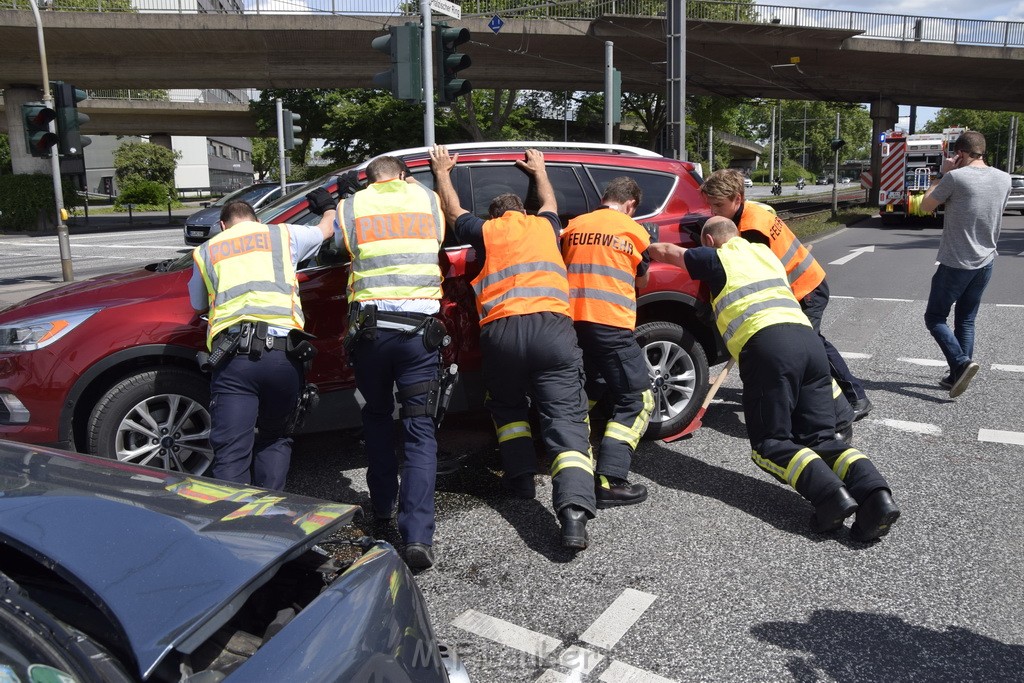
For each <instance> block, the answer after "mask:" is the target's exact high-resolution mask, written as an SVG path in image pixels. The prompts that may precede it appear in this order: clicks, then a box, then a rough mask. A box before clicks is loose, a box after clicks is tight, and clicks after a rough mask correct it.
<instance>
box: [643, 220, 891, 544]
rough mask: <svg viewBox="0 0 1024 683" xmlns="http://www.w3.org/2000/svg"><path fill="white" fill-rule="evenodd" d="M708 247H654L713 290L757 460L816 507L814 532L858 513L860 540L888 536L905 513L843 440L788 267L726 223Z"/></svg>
mask: <svg viewBox="0 0 1024 683" xmlns="http://www.w3.org/2000/svg"><path fill="white" fill-rule="evenodd" d="M701 244H702V245H703V246H701V247H698V248H695V249H683V248H682V247H679V246H677V245H674V244H663V243H657V244H652V245H651V248H650V251H651V258H653V259H655V260H658V261H665V262H667V263H671V264H674V265H676V266H679V267H681V268H685V269H686V270H687V272H689V274H690V277H692V278H694V279H698V280H702V281H705V282H707V284H708V285H709V287H710V288H711V293H712V296H713V298H712V302H711V304H712V307H713V309H714V312H715V320H716V322H717V325H718V330H719V332H721V334H722V339H723V340H724V341H725V343H726V347H727V348H728V349H729V353H730V354H731V355H732V357H733V358H735V359H736V360H737V361H738V363H739V368H740V379H741V380H742V382H743V414H744V416H745V418H746V423H747V433H748V435H749V437H750V445H751V447H752V448H753V452H752V457H753V460H754V462H755V463H756V464H757V465H758V466H759V467H761V468H762V469H764V470H765V471H766V472H768V473H769V474H772V475H774V476H775V477H777V478H778V479H779V480H780V481H782V482H784V483H787V484H789V485H790V486H792V487H793V488H795V489H796V490H797V492H798V493H800V495H802V496H803V497H804V498H806V499H807V500H809V501H810V502H811V504H812V505H814V514H813V515H812V516H811V530H812V531H814V532H819V533H820V532H827V531H834V530H836V529H839V528H841V527H842V526H843V521H844V520H845V519H846V518H847V517H849V516H850V515H852V514H853V513H854V512H856V513H857V517H856V520H855V521H854V523H853V526H852V527H851V529H850V536H851V538H853V539H854V540H857V541H872V540H875V539H877V538H879V537H881V536H883V535H884V534H886V533H888V531H889V528H890V527H891V526H892V524H893V523H894V522H895V521H896V520H897V518H898V517H899V515H900V511H899V510H898V509H897V508H896V505H895V504H894V503H893V500H892V495H891V492H890V489H889V484H888V483H886V481H885V479H884V478H883V477H882V475H881V474H880V473H879V472H878V470H877V469H876V468H875V466H874V464H873V463H872V462H871V461H870V460H868V458H867V457H866V456H865V455H864V454H863V453H861V452H860V451H859V450H857V449H856V448H852V447H851V446H849V445H848V444H847V443H845V442H843V441H841V440H839V439H838V438H837V437H836V435H835V429H834V424H833V422H834V412H833V408H832V390H831V386H832V379H831V376H830V375H829V367H828V359H827V358H826V357H825V350H824V348H822V345H821V342H820V341H819V339H818V335H817V334H815V332H814V329H813V328H812V327H811V324H810V322H809V321H808V320H807V316H806V315H804V313H803V312H802V311H801V310H800V304H799V303H798V302H797V300H796V298H795V297H794V296H793V293H792V291H791V290H790V287H789V283H788V281H787V279H786V271H785V269H784V268H783V267H782V264H781V263H780V262H779V260H778V258H777V257H776V256H775V255H774V254H772V252H771V250H769V249H768V247H766V246H764V245H762V244H751V243H750V242H747V241H746V240H745V239H743V238H742V237H740V236H739V231H738V230H737V229H736V224H735V223H733V222H732V221H731V220H729V219H728V218H724V217H713V218H711V219H710V220H709V221H708V222H707V223H706V224H705V225H704V229H703V232H702V233H701Z"/></svg>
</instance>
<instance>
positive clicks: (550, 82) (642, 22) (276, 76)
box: [0, 0, 1024, 135]
mask: <svg viewBox="0 0 1024 683" xmlns="http://www.w3.org/2000/svg"><path fill="white" fill-rule="evenodd" d="M97 1H98V2H99V1H100V0H97ZM141 1H143V0H137V2H141ZM147 1H148V0H147ZM55 2H57V3H58V6H59V2H60V0H55ZM333 2H334V0H307V1H306V2H305V3H304V4H301V5H297V6H298V7H300V8H301V10H302V13H295V14H254V13H252V11H250V12H249V13H244V14H243V13H212V12H206V13H196V12H195V11H194V10H191V11H188V12H174V13H158V12H159V11H160V10H159V9H156V10H154V11H149V10H148V9H144V10H142V11H138V12H63V11H54V12H45V13H44V15H43V23H44V26H45V35H46V43H47V54H48V63H49V70H50V76H51V78H53V79H59V80H64V81H67V82H70V83H74V84H75V85H76V86H78V87H82V88H130V87H146V88H214V87H215V88H351V87H370V86H371V85H372V77H373V74H375V73H377V72H380V71H383V70H385V69H386V68H387V64H386V57H385V56H384V55H383V54H381V53H379V52H376V51H374V50H372V49H371V48H370V41H371V40H372V38H373V37H375V36H378V35H380V34H381V33H382V32H383V30H384V29H385V27H386V26H387V25H389V24H395V23H401V22H403V21H415V20H416V17H406V16H400V15H395V14H387V13H380V14H363V15H352V14H338V13H333V9H332V7H333V4H332V3H333ZM375 3H376V4H378V5H380V7H382V8H383V7H390V8H392V10H393V8H394V6H395V4H396V3H394V2H391V1H389V0H363V2H362V3H361V4H362V5H365V6H373V5H374V4H375ZM172 4H173V5H174V7H179V6H180V4H178V3H172ZM571 4H572V5H573V6H575V4H574V3H571ZM589 5H590V6H592V7H594V6H596V7H597V10H596V11H594V12H593V14H592V15H590V16H587V17H585V18H567V17H564V16H560V15H559V14H560V12H561V13H562V14H566V13H569V12H568V10H565V8H566V7H567V6H569V4H567V3H558V2H556V3H551V4H549V5H546V6H545V7H544V8H542V9H539V10H538V9H534V10H531V11H532V12H533V13H536V12H539V11H543V12H546V13H547V16H541V17H537V16H532V17H523V16H516V15H515V11H513V12H511V13H510V12H501V14H502V16H503V18H504V19H505V25H504V27H503V28H502V29H501V31H500V32H499V33H494V32H492V31H491V30H490V29H489V28H488V27H487V22H488V20H489V18H490V16H491V14H492V13H491V12H487V13H485V15H484V16H464V17H463V19H462V20H461V21H459V22H458V23H459V25H461V26H465V27H466V28H468V29H469V30H470V31H471V32H472V36H473V39H472V41H471V42H470V43H469V44H468V45H466V46H465V51H466V52H467V53H468V54H470V55H471V57H472V59H473V65H472V67H470V69H468V70H467V71H466V72H465V74H466V77H467V78H469V79H470V80H471V81H472V82H473V84H474V86H476V87H478V88H492V87H506V88H533V89H542V90H601V89H602V88H603V64H604V42H605V41H607V40H611V41H614V42H615V45H616V48H615V58H614V61H615V66H616V68H618V69H619V70H620V71H621V72H622V86H623V89H624V90H626V91H633V92H658V91H663V90H664V89H665V62H666V40H665V20H664V18H662V17H652V16H635V15H630V14H629V12H630V11H631V10H632V9H633V8H631V6H630V3H629V2H623V1H622V0H619V1H618V2H617V3H615V2H611V1H609V2H607V3H604V4H601V3H599V4H597V5H593V4H592V3H590V4H589ZM605 5H607V7H605ZM257 7H259V5H257ZM723 7H730V5H728V4H727V3H710V2H709V3H703V2H698V3H692V4H691V7H690V12H691V16H689V17H688V20H687V36H686V40H687V43H686V48H687V50H686V65H687V69H686V71H687V79H686V92H687V93H688V94H713V95H720V96H726V97H764V98H781V99H819V100H836V101H846V102H855V103H861V102H869V103H871V106H872V116H873V117H874V118H875V122H876V126H875V127H876V131H878V130H884V129H885V128H888V127H891V126H892V125H894V124H895V121H896V118H897V115H898V107H897V105H898V104H911V105H913V104H916V105H925V106H934V107H964V108H975V109H992V110H1008V111H1024V82H1022V79H1024V68H1022V67H1024V22H981V21H977V20H963V19H948V18H937V17H902V16H895V15H879V14H870V13H859V12H838V11H833V10H809V9H803V8H794V7H784V6H775V5H760V4H757V5H735V6H731V7H734V8H735V15H730V16H729V20H723V19H722V18H721V17H722V16H723V15H722V8H723ZM563 10H565V11H563ZM164 11H166V10H164ZM276 11H280V8H278V10H276ZM387 11H391V10H387ZM712 17H715V18H712ZM793 58H799V64H798V65H796V66H790V64H792V61H791V60H792V59H793ZM39 74H40V68H39V63H38V51H37V47H36V31H35V23H34V20H33V16H32V13H31V12H30V11H27V10H15V9H11V10H0V86H4V87H7V88H8V89H10V88H12V86H24V85H28V86H34V85H37V84H38V81H39V78H40V76H39ZM8 92H9V93H10V90H8ZM23 92H24V91H23ZM7 99H8V103H9V104H13V103H14V100H13V98H12V97H11V96H10V94H9V95H8V98H7ZM108 108H109V109H110V110H109V111H107V109H108ZM121 108H122V110H125V111H121V112H120V113H118V112H116V111H114V110H115V109H116V106H115V105H96V106H95V107H94V105H92V104H90V105H88V107H83V111H84V112H86V113H88V114H89V115H90V116H91V117H92V118H93V121H92V122H91V123H90V126H89V128H90V132H93V133H103V132H115V131H116V132H122V133H124V132H129V131H128V130H127V128H129V127H130V124H131V122H132V121H134V122H135V123H136V124H138V128H136V129H135V130H134V131H132V132H137V133H141V132H157V131H159V132H163V133H175V132H181V133H183V134H184V133H185V128H183V127H178V126H185V122H183V121H182V120H181V119H183V118H185V117H186V116H188V114H186V112H185V111H183V110H182V109H181V108H175V109H174V110H173V111H172V110H171V108H170V107H168V108H167V111H166V112H165V114H166V115H163V116H162V115H161V114H158V113H157V112H158V111H159V109H160V107H159V105H153V104H141V103H137V104H130V105H122V107H121ZM90 109H93V111H90ZM127 110H135V111H134V113H128V112H127ZM118 117H120V119H119V118H118ZM207 117H208V120H209V124H210V126H211V129H212V128H213V126H219V128H216V130H217V131H218V132H222V133H223V134H233V135H252V134H254V133H255V130H254V127H253V125H252V121H251V117H249V115H248V114H247V112H244V111H241V110H240V108H238V107H236V110H235V111H230V110H224V111H210V112H208V113H207ZM6 118H7V122H8V125H9V126H11V127H12V129H13V128H14V127H15V126H17V121H16V118H17V117H12V116H11V114H10V113H8V115H7V117H6ZM175 121H177V122H175ZM215 122H219V123H215ZM192 130H193V132H194V129H192ZM12 132H13V130H12ZM211 132H212V131H211Z"/></svg>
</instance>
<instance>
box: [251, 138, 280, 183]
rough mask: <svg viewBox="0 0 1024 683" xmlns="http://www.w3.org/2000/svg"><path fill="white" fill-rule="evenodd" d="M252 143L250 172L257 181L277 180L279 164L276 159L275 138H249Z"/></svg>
mask: <svg viewBox="0 0 1024 683" xmlns="http://www.w3.org/2000/svg"><path fill="white" fill-rule="evenodd" d="M249 142H251V143H252V170H253V172H254V173H256V179H257V180H266V179H267V178H277V177H278V175H279V173H278V171H279V169H280V164H279V163H278V158H277V151H278V150H277V138H249Z"/></svg>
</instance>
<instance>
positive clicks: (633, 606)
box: [580, 588, 656, 650]
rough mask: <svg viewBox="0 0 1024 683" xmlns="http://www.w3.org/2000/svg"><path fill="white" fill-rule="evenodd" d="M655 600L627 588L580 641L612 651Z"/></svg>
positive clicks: (653, 597) (648, 595) (645, 594)
mask: <svg viewBox="0 0 1024 683" xmlns="http://www.w3.org/2000/svg"><path fill="white" fill-rule="evenodd" d="M655 600H656V598H655V596H653V595H651V594H650V593H644V592H642V591H638V590H633V589H632V588H627V589H626V590H624V591H622V594H621V595H619V597H617V598H615V602H613V603H612V604H611V605H609V606H608V609H606V610H605V611H604V613H603V614H601V616H599V617H598V618H597V621H595V622H594V623H593V624H591V625H590V628H588V629H587V630H586V631H584V632H583V635H581V636H580V640H582V641H583V642H584V643H590V644H591V645H595V646H597V647H600V648H604V649H605V650H610V649H612V648H613V647H615V643H617V642H619V640H620V639H621V638H622V636H624V635H626V631H628V630H629V628H630V627H631V626H632V625H633V624H635V623H636V622H637V620H638V619H639V618H640V617H641V616H643V613H644V612H646V611H647V608H648V607H650V606H651V604H652V603H653V602H654V601H655Z"/></svg>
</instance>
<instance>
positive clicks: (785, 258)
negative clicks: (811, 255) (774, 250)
mask: <svg viewBox="0 0 1024 683" xmlns="http://www.w3.org/2000/svg"><path fill="white" fill-rule="evenodd" d="M802 246H803V245H802V244H800V240H798V239H797V238H795V237H794V238H793V242H792V243H791V244H790V245H789V249H787V250H786V253H785V254H783V255H782V256H780V257H779V260H780V261H782V265H783V267H785V266H786V264H787V263H789V260H790V259H791V258H793V257H794V256H796V252H797V250H798V249H799V248H800V247H802Z"/></svg>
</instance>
